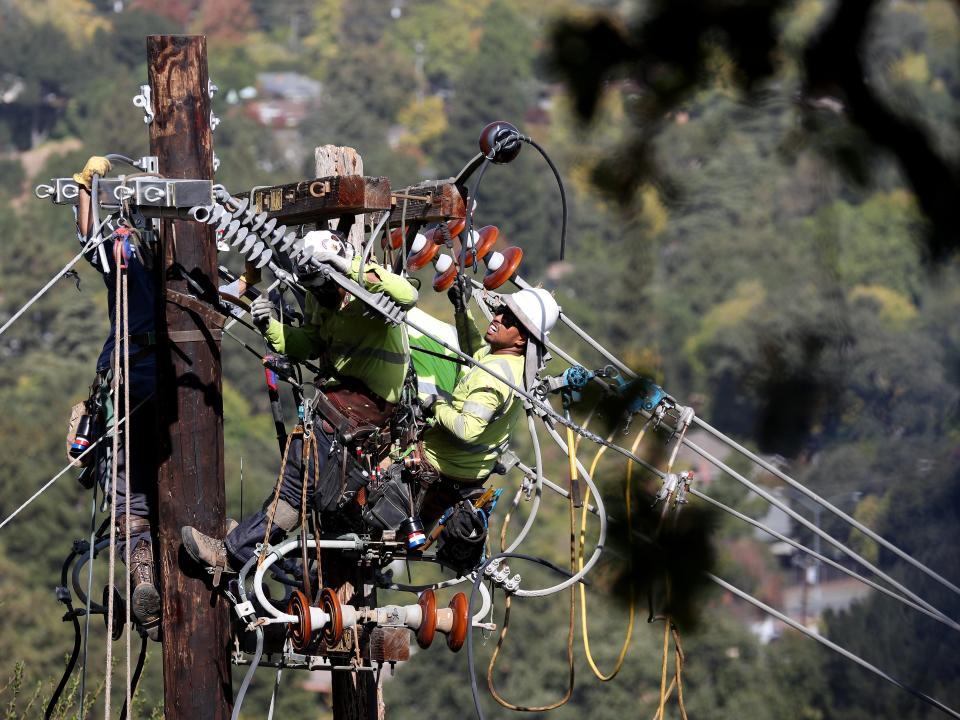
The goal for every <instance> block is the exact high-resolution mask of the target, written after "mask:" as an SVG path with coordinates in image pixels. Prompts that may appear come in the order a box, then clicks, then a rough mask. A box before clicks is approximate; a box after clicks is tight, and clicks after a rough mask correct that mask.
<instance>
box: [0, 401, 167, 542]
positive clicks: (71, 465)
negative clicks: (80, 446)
mask: <svg viewBox="0 0 960 720" xmlns="http://www.w3.org/2000/svg"><path fill="white" fill-rule="evenodd" d="M152 397H153V393H150V394H149V395H147V397H145V398H144V399H143V400H141V401H140V402H138V403H137V404H136V405H134V407H133V409H132V410H131V411H130V414H131V415H133V413H135V412H136V411H137V409H138V408H139V407H140V406H141V405H143V404H144V403H145V402H147V400H149V399H150V398H152ZM126 421H127V418H123V419H121V420H120V422H119V423H117V427H120V426H121V425H123V424H124V423H125V422H126ZM112 437H113V433H112V432H108V433H105V434H104V435H101V436H100V437H99V438H98V439H97V440H95V441H93V442H92V443H90V445H89V446H88V447H87V449H86V450H84V451H83V452H82V453H80V455H78V456H77V457H76V458H75V459H74V460H72V461H71V462H69V463H67V464H66V465H65V466H64V467H63V469H61V470H60V472H58V473H57V474H56V475H54V476H53V477H52V478H50V479H49V480H47V482H45V483H44V484H43V486H42V487H41V488H40V489H39V490H37V491H36V492H35V493H34V494H33V495H31V496H30V497H29V498H27V499H26V500H25V501H24V502H23V504H21V505H20V507H18V508H17V509H16V510H14V511H13V512H12V513H10V514H9V515H7V517H5V518H4V519H3V522H0V530H2V529H3V528H4V526H6V525H7V523H9V522H10V521H11V520H13V519H14V518H15V517H16V516H17V515H19V514H20V513H21V512H22V511H23V510H24V509H25V508H26V507H27V506H28V505H30V503H32V502H33V501H34V500H36V499H37V498H38V497H40V496H41V495H42V494H43V493H44V492H46V491H47V489H48V488H50V486H51V485H53V484H54V483H55V482H56V481H57V480H59V479H60V478H61V477H63V476H64V475H65V474H66V472H67V471H68V470H70V469H71V468H73V469H76V465H75V464H74V463H76V462H77V461H79V460H82V459H83V458H84V457H85V456H86V454H87V453H88V452H90V451H91V450H93V449H94V448H95V447H97V446H98V445H99V444H100V443H101V442H102V441H104V440H106V439H107V438H112Z"/></svg>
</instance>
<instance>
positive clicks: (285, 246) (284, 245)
mask: <svg viewBox="0 0 960 720" xmlns="http://www.w3.org/2000/svg"><path fill="white" fill-rule="evenodd" d="M296 241H297V236H296V235H294V234H293V233H290V234H289V235H285V236H284V238H283V241H282V242H280V243H278V244H276V245H275V247H276V248H277V250H279V251H280V252H284V253H285V252H288V251H289V250H290V248H291V247H292V246H293V244H294V243H295V242H296ZM301 245H302V243H301Z"/></svg>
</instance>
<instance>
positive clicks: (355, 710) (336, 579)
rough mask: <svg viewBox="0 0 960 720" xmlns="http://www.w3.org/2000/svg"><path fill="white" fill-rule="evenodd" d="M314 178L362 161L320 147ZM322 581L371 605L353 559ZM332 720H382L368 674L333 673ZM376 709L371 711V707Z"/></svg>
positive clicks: (368, 579) (329, 566)
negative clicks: (374, 719) (375, 719)
mask: <svg viewBox="0 0 960 720" xmlns="http://www.w3.org/2000/svg"><path fill="white" fill-rule="evenodd" d="M314 160H315V163H316V177H329V176H331V175H363V158H361V157H360V155H359V154H358V153H357V151H356V150H354V149H353V148H349V147H338V146H336V145H322V146H320V147H317V148H315V149H314ZM363 221H364V219H363V216H362V215H361V216H358V217H357V219H356V220H355V222H354V224H353V227H352V228H351V229H350V233H349V235H348V237H349V239H350V242H351V243H352V244H353V246H354V247H355V248H357V249H358V250H360V249H361V245H362V243H363ZM323 573H324V581H325V582H326V584H327V585H329V586H331V587H333V589H334V590H336V592H337V596H338V597H339V598H340V602H342V603H344V604H352V605H375V604H376V589H375V586H374V584H373V570H372V568H369V567H367V566H365V565H364V566H358V565H357V561H356V560H355V559H352V560H351V559H344V558H341V557H337V556H330V557H329V559H328V557H326V556H325V557H324V560H323ZM359 637H360V645H361V648H362V649H365V648H366V646H367V645H368V642H369V638H368V637H367V636H366V634H365V633H363V632H361V633H359ZM331 675H333V678H332V680H331V684H332V687H333V720H373V718H377V720H383V718H384V712H385V711H384V706H383V693H382V691H381V690H380V688H379V687H378V686H377V683H376V679H375V678H376V676H375V675H374V674H373V673H371V672H352V673H350V672H333V673H331ZM374 705H375V706H376V707H373V706H374Z"/></svg>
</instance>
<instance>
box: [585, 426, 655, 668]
mask: <svg viewBox="0 0 960 720" xmlns="http://www.w3.org/2000/svg"><path fill="white" fill-rule="evenodd" d="M647 426H648V424H647V423H645V424H644V425H643V427H642V428H640V432H639V433H637V437H636V439H635V440H634V441H633V445H632V446H631V448H630V452H632V453H636V451H637V448H638V447H639V446H640V442H641V441H642V440H643V436H644V435H645V434H646V431H647ZM611 435H612V433H611ZM605 451H606V448H605V447H600V448H598V449H597V454H596V455H595V456H594V458H593V462H591V463H590V476H591V477H596V476H595V474H594V473H595V471H596V469H597V465H599V463H600V458H601V457H603V453H604V452H605ZM632 479H633V461H632V460H627V475H626V484H625V487H624V491H623V494H624V507H625V510H626V521H627V527H628V528H629V527H631V517H632V514H631V507H630V490H631V483H632ZM589 501H590V489H589V488H588V489H587V492H586V494H585V495H584V498H583V509H582V510H581V511H580V536H579V540H578V542H577V570H582V569H583V549H584V545H585V538H586V532H587V503H588V502H589ZM630 565H631V570H630V573H631V575H632V574H633V568H632V566H633V556H632V555H631V558H630ZM636 615H637V608H636V597H635V596H634V590H633V585H632V584H631V586H630V614H629V620H628V622H627V635H626V637H625V638H624V640H623V645H622V646H621V647H620V653H619V655H618V656H617V661H616V664H615V665H614V667H613V670H611V671H610V672H609V674H604V673H603V672H601V670H600V668H599V667H597V664H596V661H594V659H593V653H591V652H590V630H589V628H588V626H587V589H586V588H585V587H584V586H583V585H580V631H581V633H582V634H583V651H584V655H585V656H586V658H587V664H588V665H589V666H590V670H592V671H593V674H594V676H595V677H596V678H597V679H598V680H600V682H609V681H610V680H613V679H614V678H615V677H616V676H617V675H618V674H619V673H620V670H621V669H622V668H623V663H624V660H625V659H626V657H627V651H628V650H629V648H630V640H631V639H632V638H633V626H634V622H635V621H636Z"/></svg>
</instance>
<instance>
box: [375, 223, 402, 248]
mask: <svg viewBox="0 0 960 720" xmlns="http://www.w3.org/2000/svg"><path fill="white" fill-rule="evenodd" d="M388 243H389V247H390V249H391V250H399V249H400V248H401V247H403V228H394V229H393V230H391V231H390V239H389V240H387V238H386V237H382V238H380V247H382V248H383V249H384V250H386V249H387V246H388Z"/></svg>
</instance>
